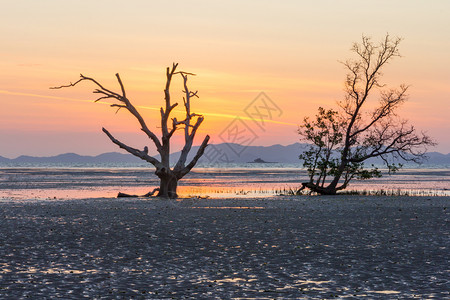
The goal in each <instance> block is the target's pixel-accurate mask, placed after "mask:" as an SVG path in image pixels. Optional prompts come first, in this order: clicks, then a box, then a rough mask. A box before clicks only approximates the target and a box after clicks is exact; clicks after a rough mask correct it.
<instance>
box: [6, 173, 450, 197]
mask: <svg viewBox="0 0 450 300" xmlns="http://www.w3.org/2000/svg"><path fill="white" fill-rule="evenodd" d="M302 181H306V172H305V171H303V170H301V169H298V168H292V167H283V168H281V167H270V168H255V167H253V168H196V169H194V170H193V171H192V172H191V173H189V174H188V175H187V176H186V177H185V178H183V179H182V180H181V181H180V182H179V189H178V193H179V195H180V196H181V197H189V196H200V197H213V198H226V197H241V198H248V197H255V196H257V197H273V196H274V195H277V194H279V193H286V191H288V190H290V189H298V188H299V187H300V182H302ZM158 184H159V182H158V178H157V177H156V176H155V175H154V174H153V171H152V170H151V169H148V168H142V167H139V168H132V167H128V168H117V167H114V168H94V167H89V168H86V167H83V168H75V167H70V168H69V167H65V168H61V167H45V168H43V167H33V168H30V167H27V168H23V167H14V168H0V199H2V198H3V199H55V198H56V199H83V198H102V197H115V196H116V195H117V193H118V192H125V193H129V194H145V193H147V192H148V191H150V190H152V189H153V188H154V187H157V186H158ZM349 189H350V190H358V191H381V190H383V191H387V192H399V191H400V192H403V193H408V194H410V195H423V196H430V195H438V196H449V195H450V170H449V169H406V170H402V171H400V172H399V173H397V174H395V175H387V174H385V175H384V176H383V177H382V178H376V179H371V180H367V181H356V180H355V181H353V182H352V183H351V184H350V186H349Z"/></svg>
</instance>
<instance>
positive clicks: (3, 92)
mask: <svg viewBox="0 0 450 300" xmlns="http://www.w3.org/2000/svg"><path fill="white" fill-rule="evenodd" d="M0 94H4V95H11V96H27V97H35V98H43V99H55V100H65V101H72V102H83V103H93V102H94V101H93V100H82V99H75V98H66V97H59V96H48V95H39V94H32V93H22V92H11V91H7V90H0ZM97 103H100V104H105V105H110V104H111V103H109V102H104V101H98V102H97ZM136 107H137V108H141V109H147V110H155V111H159V110H160V109H161V108H160V107H152V106H142V105H137V106H136ZM175 111H176V112H179V113H182V112H184V111H183V110H181V109H178V110H175ZM198 114H201V115H204V116H209V117H216V118H224V119H236V118H238V117H239V118H240V119H242V120H249V121H258V122H267V123H273V124H280V125H289V126H297V125H298V124H295V123H289V122H282V121H277V120H267V119H256V118H250V117H246V116H240V115H238V114H236V115H232V114H219V113H211V112H199V113H198Z"/></svg>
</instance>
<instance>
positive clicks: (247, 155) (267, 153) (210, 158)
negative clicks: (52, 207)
mask: <svg viewBox="0 0 450 300" xmlns="http://www.w3.org/2000/svg"><path fill="white" fill-rule="evenodd" d="M197 149H198V147H196V146H194V147H192V150H191V152H190V155H189V157H188V159H190V158H192V157H193V156H194V155H195V153H196V152H197ZM303 149H305V144H301V143H295V144H291V145H287V146H282V145H272V146H242V145H239V144H230V143H223V144H212V145H209V146H208V147H207V149H206V151H205V154H204V155H203V157H202V158H201V159H200V161H199V163H203V164H216V163H227V162H229V163H248V162H254V161H255V160H257V159H261V160H263V161H266V162H277V163H299V162H300V161H299V159H298V156H299V154H300V153H301V152H302V150H303ZM179 156H180V152H175V153H172V155H171V161H173V162H175V161H177V160H178V157H179ZM427 156H428V157H429V159H428V160H427V161H426V162H425V163H424V164H423V165H424V166H442V167H450V153H449V154H442V153H439V152H429V153H427ZM156 157H157V156H156ZM142 162H143V161H142V160H141V159H139V158H137V157H135V156H133V155H131V154H122V153H118V152H109V153H103V154H100V155H97V156H82V155H78V154H75V153H65V154H60V155H56V156H50V157H34V156H25V155H22V156H19V157H17V158H14V159H9V158H5V157H2V156H0V163H2V164H28V163H29V164H34V163H36V164H39V163H41V164H102V163H116V164H121V163H142ZM368 163H375V164H377V163H381V161H377V160H372V161H369V162H368Z"/></svg>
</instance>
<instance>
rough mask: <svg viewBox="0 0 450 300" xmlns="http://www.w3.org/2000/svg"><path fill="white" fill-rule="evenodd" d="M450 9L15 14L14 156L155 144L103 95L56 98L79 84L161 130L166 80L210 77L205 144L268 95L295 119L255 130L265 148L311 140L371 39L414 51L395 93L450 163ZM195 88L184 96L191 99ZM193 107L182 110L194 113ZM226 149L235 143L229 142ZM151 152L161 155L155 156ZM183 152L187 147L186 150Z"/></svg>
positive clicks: (218, 8) (126, 7)
mask: <svg viewBox="0 0 450 300" xmlns="http://www.w3.org/2000/svg"><path fill="white" fill-rule="evenodd" d="M449 11H450V2H449V1H445V0H442V1H437V0H436V1H431V2H430V1H413V0H403V1H376V2H375V1H374V2H373V4H369V3H366V2H362V1H356V0H355V1H331V0H330V1H314V3H312V1H283V2H280V1H245V2H244V1H226V2H225V1H222V2H219V1H206V0H205V1H143V0H142V1H137V0H134V1H111V0H102V1H67V0H66V1H57V0H40V1H32V0H29V1H26V0H24V1H5V2H4V3H3V6H2V10H1V12H0V25H1V26H0V34H1V37H2V41H1V47H0V55H1V57H2V59H1V60H0V103H1V110H0V156H5V157H10V158H12V157H16V156H18V155H23V154H25V155H36V156H37V155H39V156H45V155H54V154H59V153H64V152H76V153H79V154H88V155H94V154H99V153H103V152H109V151H118V149H117V148H116V146H115V145H113V144H112V143H111V142H110V141H109V140H108V139H107V137H106V136H104V134H103V133H102V132H101V127H102V126H105V127H106V128H108V129H109V130H110V131H111V132H113V133H115V134H116V135H117V136H118V137H120V138H121V139H122V140H123V141H124V142H127V143H129V144H130V145H134V146H136V147H140V148H142V147H143V146H144V145H146V144H148V145H151V144H149V141H147V140H146V139H145V137H144V136H143V135H142V134H140V133H139V130H138V127H137V123H136V121H135V120H134V119H133V118H132V117H130V116H129V115H128V114H126V112H125V111H123V112H119V113H118V114H115V113H114V112H115V111H114V110H113V109H110V108H109V107H108V106H106V105H103V104H94V103H92V100H94V99H95V98H94V96H95V95H92V94H91V90H92V88H93V86H92V85H88V84H85V85H83V86H78V87H76V88H70V89H63V90H49V89H48V88H49V87H50V86H55V85H60V84H66V83H68V82H70V81H76V80H77V79H78V74H79V73H83V74H85V75H88V76H92V77H95V78H96V79H98V80H99V81H101V82H102V83H104V84H105V85H106V86H109V87H112V88H117V84H116V82H115V77H114V74H115V73H116V72H119V73H120V74H121V77H122V79H123V81H124V83H125V85H126V88H127V94H128V95H129V98H130V99H131V100H132V101H133V103H135V105H137V106H140V107H149V108H153V110H152V109H146V108H142V114H143V115H144V116H146V117H147V118H148V121H147V122H148V124H149V125H151V127H152V128H154V129H155V130H157V128H156V126H158V123H159V118H158V112H157V111H156V110H154V109H155V108H159V107H160V105H161V104H162V100H163V93H162V91H163V86H164V81H165V77H164V76H165V73H164V72H165V68H166V66H169V65H171V63H172V62H179V63H180V69H182V70H185V71H189V72H194V73H196V74H198V76H196V77H192V78H190V87H191V89H194V90H195V89H198V90H199V95H200V98H199V99H196V100H194V103H193V108H194V111H196V112H199V113H203V114H205V117H206V119H205V122H204V124H203V126H202V128H201V130H200V132H199V136H198V138H197V142H198V143H200V142H201V140H202V139H203V136H204V135H205V134H206V133H209V134H210V135H211V137H212V142H213V143H219V142H222V140H221V139H220V137H221V132H223V130H224V129H226V128H227V126H228V125H229V124H230V122H232V121H233V119H234V118H235V117H236V116H239V117H241V118H244V117H245V116H246V115H245V112H244V109H245V107H246V106H247V105H248V104H249V103H251V102H252V100H253V99H254V98H255V97H257V96H258V94H259V93H260V92H262V91H263V92H265V93H266V95H267V96H268V97H270V99H272V100H273V102H274V103H276V105H277V106H278V107H279V108H280V110H281V111H282V115H281V116H278V115H277V116H273V121H274V122H273V123H270V124H269V123H266V126H265V128H264V129H261V128H259V127H258V126H257V125H256V124H255V123H253V122H252V121H251V120H245V119H244V121H245V122H246V123H247V124H248V126H250V127H251V128H252V130H254V132H255V133H256V135H257V136H258V137H257V139H255V141H254V142H253V144H254V145H271V144H277V143H279V144H291V143H294V142H297V141H298V135H297V134H296V128H297V124H299V123H300V122H301V120H302V119H303V117H304V116H307V115H313V114H314V113H315V111H316V110H317V107H318V106H320V105H321V106H325V107H333V106H335V103H336V101H337V100H339V99H340V98H341V97H342V96H343V82H344V79H345V70H344V68H343V67H342V65H341V64H339V62H338V61H339V60H345V59H347V58H349V57H351V55H352V54H351V52H350V51H349V49H350V47H351V44H352V43H353V42H355V41H359V40H360V38H361V35H362V34H366V35H370V36H372V37H373V38H374V39H375V40H379V39H380V38H382V37H383V36H384V35H385V34H386V33H387V32H389V33H390V34H391V35H393V36H401V37H403V38H404V41H403V42H402V44H401V46H400V52H401V54H402V55H403V57H402V58H399V59H396V60H393V61H392V63H391V64H390V65H388V66H387V68H386V70H385V77H384V78H385V80H384V82H385V83H387V84H388V85H390V86H396V85H398V84H400V83H407V84H410V85H411V89H410V100H409V101H408V102H407V103H406V104H405V105H404V107H403V108H402V113H401V115H402V116H404V117H406V118H408V119H409V120H410V121H411V123H413V124H415V125H416V127H417V128H418V129H419V130H425V131H427V132H428V133H429V134H430V135H432V136H433V137H434V138H435V139H436V140H437V141H438V142H439V145H438V146H437V147H436V148H434V149H432V150H435V151H440V152H443V153H448V152H450V150H449V149H450V139H449V138H448V132H450V121H449V118H448V113H449V111H450V110H449V108H450V104H449V103H450V101H449V100H450V85H449V82H450V56H449V55H448V53H450V30H449V28H450V19H449V18H448V12H449ZM180 84H181V81H180V80H178V81H175V82H174V83H173V91H174V96H178V95H180V93H179V91H180V90H181V85H180ZM180 101H181V100H180ZM222 137H223V135H222ZM150 148H151V147H150ZM175 148H176V147H175Z"/></svg>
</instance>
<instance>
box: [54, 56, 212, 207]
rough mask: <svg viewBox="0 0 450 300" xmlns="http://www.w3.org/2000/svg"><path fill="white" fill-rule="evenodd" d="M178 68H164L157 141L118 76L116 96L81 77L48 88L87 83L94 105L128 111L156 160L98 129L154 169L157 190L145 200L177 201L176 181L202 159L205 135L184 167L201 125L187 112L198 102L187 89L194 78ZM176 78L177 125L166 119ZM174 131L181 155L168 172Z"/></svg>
mask: <svg viewBox="0 0 450 300" xmlns="http://www.w3.org/2000/svg"><path fill="white" fill-rule="evenodd" d="M177 66H178V64H175V63H174V64H173V66H172V68H169V67H168V68H167V70H166V77H167V79H166V86H165V89H164V100H165V107H161V109H160V113H161V139H159V138H158V137H157V136H156V134H155V133H154V132H153V131H151V130H150V129H149V127H148V126H147V124H146V122H145V121H144V119H143V118H142V116H141V114H140V113H139V112H138V110H137V109H136V107H135V106H133V104H132V103H131V101H130V100H129V99H128V98H127V95H126V92H125V87H124V85H123V83H122V80H121V78H120V76H119V74H116V78H117V81H118V83H119V86H120V92H114V91H113V90H111V89H108V88H105V87H104V86H103V85H101V84H100V83H99V82H98V81H96V80H95V79H93V78H90V77H86V76H84V75H82V74H81V75H80V77H81V78H80V79H79V80H78V81H76V82H75V83H70V84H68V85H62V86H58V87H52V89H61V88H65V87H73V86H75V85H77V84H79V83H81V82H83V81H90V82H92V83H94V85H95V86H96V89H95V90H94V91H93V93H94V94H98V95H99V98H97V99H96V100H95V102H97V101H100V100H110V99H111V100H114V101H115V102H114V103H112V104H111V105H110V106H111V107H115V108H117V110H118V111H119V110H120V109H126V110H128V111H129V112H130V113H131V114H132V115H133V116H134V117H135V118H136V119H137V121H138V122H139V125H140V127H141V130H142V131H143V132H144V133H145V134H146V135H147V137H148V138H149V139H150V140H152V142H153V144H154V145H155V147H156V150H157V151H158V153H159V155H160V160H158V159H156V158H155V157H152V156H150V155H149V154H148V149H147V147H145V148H144V150H139V149H136V148H133V147H130V146H128V145H126V144H124V143H123V142H121V141H119V140H118V139H116V138H115V137H114V136H113V135H112V134H111V133H110V132H109V131H108V130H106V129H105V128H102V130H103V132H104V133H105V134H106V135H107V136H108V137H109V139H110V140H111V141H112V142H113V143H114V144H116V145H117V146H119V147H120V148H122V149H125V150H126V151H127V152H129V153H131V154H133V155H134V156H137V157H139V158H141V159H143V160H145V161H147V162H149V163H151V164H152V165H153V166H155V168H156V171H155V174H156V175H157V176H158V177H159V179H160V186H159V188H156V189H155V190H153V191H152V192H150V193H148V194H146V195H145V196H152V195H153V194H154V193H155V192H158V194H157V196H159V197H165V198H176V197H177V186H178V180H180V179H181V178H183V177H184V176H185V175H186V174H188V173H189V172H190V171H191V169H192V168H193V167H194V166H195V164H196V163H197V161H198V160H199V158H200V157H201V156H202V155H203V153H204V151H205V148H206V147H207V145H208V141H209V135H207V136H206V137H205V138H204V140H203V142H202V144H201V145H200V147H199V148H198V150H197V153H196V154H195V156H194V157H193V158H192V160H191V161H190V162H189V163H187V157H188V154H189V152H190V150H191V148H192V144H193V141H194V138H195V135H196V133H197V130H198V128H199V127H200V125H201V124H202V122H203V120H204V117H203V116H202V115H199V114H196V113H192V112H191V100H192V99H193V98H196V97H197V98H198V92H197V91H195V92H193V91H191V90H189V88H188V84H187V82H188V76H190V75H195V74H192V73H188V72H183V71H176V69H177ZM176 74H179V75H180V76H181V77H182V79H183V87H184V90H183V94H184V97H183V102H184V108H185V112H186V114H185V118H184V119H183V120H181V121H178V120H177V119H176V118H172V119H171V118H170V113H171V112H172V111H173V109H174V108H175V107H177V105H178V103H173V104H172V102H171V97H170V85H171V83H172V78H173V76H174V75H176ZM169 120H171V124H170V125H169V124H168V123H169ZM178 129H183V130H184V147H183V149H182V151H181V155H180V157H179V159H178V162H177V163H176V165H175V166H174V167H173V169H171V168H170V139H171V137H172V136H173V134H174V133H175V131H177V130H178ZM119 196H122V197H124V196H132V195H127V194H123V193H119Z"/></svg>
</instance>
